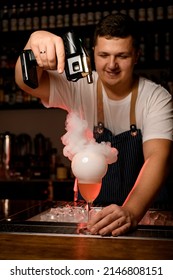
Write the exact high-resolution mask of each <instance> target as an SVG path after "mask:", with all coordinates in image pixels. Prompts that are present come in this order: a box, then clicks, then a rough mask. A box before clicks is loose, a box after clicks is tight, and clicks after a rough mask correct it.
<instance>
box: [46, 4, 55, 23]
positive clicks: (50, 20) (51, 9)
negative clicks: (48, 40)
mask: <svg viewBox="0 0 173 280" xmlns="http://www.w3.org/2000/svg"><path fill="white" fill-rule="evenodd" d="M55 27H56V11H55V4H54V1H51V2H50V7H49V15H48V28H55Z"/></svg>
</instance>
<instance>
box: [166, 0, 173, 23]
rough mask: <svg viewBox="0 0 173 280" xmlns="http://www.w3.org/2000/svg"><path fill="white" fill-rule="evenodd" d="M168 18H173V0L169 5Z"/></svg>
mask: <svg viewBox="0 0 173 280" xmlns="http://www.w3.org/2000/svg"><path fill="white" fill-rule="evenodd" d="M167 19H173V3H172V0H171V1H170V3H169V4H168V6H167Z"/></svg>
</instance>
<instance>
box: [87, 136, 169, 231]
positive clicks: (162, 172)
mask: <svg viewBox="0 0 173 280" xmlns="http://www.w3.org/2000/svg"><path fill="white" fill-rule="evenodd" d="M143 151H144V158H145V162H144V165H143V167H142V169H141V171H140V173H139V176H138V178H137V180H136V183H135V185H134V187H133V189H132V190H131V192H130V193H129V195H128V197H127V199H126V200H125V202H124V204H123V206H118V205H116V204H112V205H109V206H107V207H105V208H104V209H103V210H102V211H100V212H98V213H97V215H95V216H94V217H93V218H92V220H90V222H89V224H88V228H89V229H90V231H91V233H92V234H96V233H99V234H101V235H107V234H112V235H113V236H118V235H121V234H124V233H125V232H127V231H128V230H129V229H131V228H133V227H136V226H137V224H138V223H139V221H140V220H141V218H142V217H143V216H144V214H145V212H146V211H147V210H148V208H149V207H150V205H151V203H152V202H153V200H154V198H155V197H156V195H157V194H158V192H159V190H160V189H161V186H162V184H163V182H164V180H165V178H166V176H167V174H168V169H169V166H170V158H171V152H172V141H170V140H166V139H155V140H148V141H146V142H145V143H144V145H143Z"/></svg>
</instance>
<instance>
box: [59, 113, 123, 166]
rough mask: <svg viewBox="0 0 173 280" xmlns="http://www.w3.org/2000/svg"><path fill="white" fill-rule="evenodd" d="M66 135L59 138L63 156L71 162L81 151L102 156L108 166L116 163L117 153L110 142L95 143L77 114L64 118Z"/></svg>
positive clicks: (83, 121) (70, 114)
mask: <svg viewBox="0 0 173 280" xmlns="http://www.w3.org/2000/svg"><path fill="white" fill-rule="evenodd" d="M65 129H66V131H67V132H66V133H65V134H64V135H63V136H62V137H61V140H62V143H63V144H64V146H65V147H64V149H63V155H64V156H65V157H68V159H69V160H71V161H72V159H73V157H74V156H75V155H76V154H77V153H79V152H81V151H89V152H93V153H96V154H97V153H98V154H103V155H104V156H105V159H106V161H107V163H108V164H111V163H113V162H116V161H117V155H118V151H117V149H115V148H112V147H111V143H110V142H101V143H97V142H96V140H95V138H94V137H93V133H92V131H91V130H90V129H89V128H88V123H87V121H86V120H84V119H82V118H80V117H79V114H77V113H75V112H70V113H69V114H68V115H67V118H66V127H65Z"/></svg>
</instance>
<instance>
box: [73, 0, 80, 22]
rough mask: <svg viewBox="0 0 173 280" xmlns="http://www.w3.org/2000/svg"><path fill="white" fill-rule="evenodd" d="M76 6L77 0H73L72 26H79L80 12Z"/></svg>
mask: <svg viewBox="0 0 173 280" xmlns="http://www.w3.org/2000/svg"><path fill="white" fill-rule="evenodd" d="M78 8H79V7H78V2H77V0H74V2H73V10H72V26H79V24H80V12H79V9H78Z"/></svg>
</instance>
